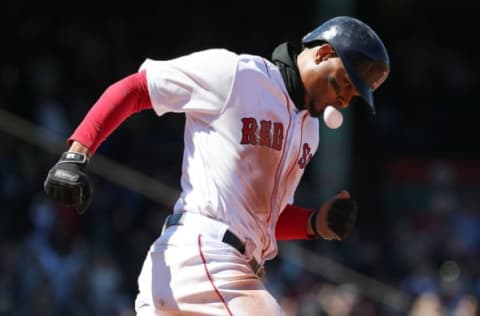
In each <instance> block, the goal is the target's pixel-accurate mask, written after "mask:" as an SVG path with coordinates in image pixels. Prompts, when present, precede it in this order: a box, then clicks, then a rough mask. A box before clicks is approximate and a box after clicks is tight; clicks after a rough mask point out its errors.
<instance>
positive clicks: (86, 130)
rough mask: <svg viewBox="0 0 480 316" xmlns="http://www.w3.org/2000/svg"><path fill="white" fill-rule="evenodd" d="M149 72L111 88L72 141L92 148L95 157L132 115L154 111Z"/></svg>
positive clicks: (98, 101) (78, 128)
mask: <svg viewBox="0 0 480 316" xmlns="http://www.w3.org/2000/svg"><path fill="white" fill-rule="evenodd" d="M151 108H152V103H151V102H150V96H149V95H148V88H147V78H146V74H145V71H141V72H138V73H135V74H132V75H130V76H128V77H125V78H123V79H121V80H119V81H117V82H116V83H114V84H112V85H111V86H110V87H108V88H107V89H106V90H105V92H104V93H103V94H102V95H101V96H100V98H99V99H98V100H97V102H96V103H95V104H94V105H93V106H92V108H91V109H90V110H89V111H88V113H87V115H86V116H85V118H84V119H83V120H82V122H81V123H80V125H79V126H78V127H77V129H76V130H75V132H74V133H73V134H72V136H70V138H69V139H68V143H69V144H71V143H72V142H73V141H78V142H79V143H81V144H82V145H84V146H86V147H88V149H89V153H90V154H91V155H93V153H95V151H96V150H97V148H98V147H99V146H100V144H101V143H102V142H103V141H104V140H105V139H106V138H107V137H108V136H109V135H110V134H111V133H112V132H113V131H114V130H115V129H116V128H117V127H118V126H119V125H120V124H121V123H122V122H123V121H124V120H126V119H127V118H128V117H129V116H131V115H132V114H134V113H137V112H140V111H142V110H145V109H151Z"/></svg>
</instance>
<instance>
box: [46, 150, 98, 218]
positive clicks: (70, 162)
mask: <svg viewBox="0 0 480 316" xmlns="http://www.w3.org/2000/svg"><path fill="white" fill-rule="evenodd" d="M87 164H88V159H87V155H86V154H82V153H78V152H72V151H67V152H65V153H63V154H62V156H61V157H60V159H59V160H58V162H57V163H56V164H55V165H54V166H53V167H52V169H50V171H49V172H48V175H47V178H46V179H45V182H44V185H43V186H44V190H45V193H46V194H47V195H48V196H49V197H50V198H52V199H53V200H55V201H57V202H58V203H59V204H61V205H63V206H65V207H71V208H73V209H75V210H76V211H77V212H78V213H79V214H82V213H84V212H85V211H86V210H87V208H88V207H89V205H90V202H91V200H92V193H93V190H92V185H91V184H90V181H89V179H88V174H87Z"/></svg>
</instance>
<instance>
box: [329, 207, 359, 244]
mask: <svg viewBox="0 0 480 316" xmlns="http://www.w3.org/2000/svg"><path fill="white" fill-rule="evenodd" d="M356 220H357V203H356V202H355V200H352V199H337V200H335V201H334V202H333V204H332V206H331V208H330V211H329V212H328V218H327V221H328V227H329V228H330V229H331V230H332V231H333V232H334V233H335V234H337V236H338V237H340V239H341V240H343V239H345V238H346V237H347V236H348V235H349V234H350V232H351V231H352V230H353V227H354V226H355V222H356Z"/></svg>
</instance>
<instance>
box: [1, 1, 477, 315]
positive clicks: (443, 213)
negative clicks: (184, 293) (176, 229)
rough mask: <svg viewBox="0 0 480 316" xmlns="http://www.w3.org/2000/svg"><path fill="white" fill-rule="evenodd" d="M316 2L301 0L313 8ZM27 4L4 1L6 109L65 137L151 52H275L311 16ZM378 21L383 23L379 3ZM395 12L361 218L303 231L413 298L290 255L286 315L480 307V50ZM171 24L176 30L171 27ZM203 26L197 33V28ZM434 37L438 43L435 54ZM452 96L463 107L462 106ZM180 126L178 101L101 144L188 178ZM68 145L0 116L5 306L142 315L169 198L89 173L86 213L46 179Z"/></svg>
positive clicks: (372, 126)
mask: <svg viewBox="0 0 480 316" xmlns="http://www.w3.org/2000/svg"><path fill="white" fill-rule="evenodd" d="M390 2H392V1H390ZM372 3H375V2H372ZM394 3H396V2H395V1H393V2H392V3H391V4H394ZM399 3H400V2H399ZM258 5H259V6H260V9H262V10H267V9H268V10H273V11H272V13H275V14H280V13H281V11H280V9H279V8H271V7H269V6H268V5H266V4H265V5H262V4H258ZM309 5H311V3H310V2H308V1H307V2H305V4H302V5H300V4H299V7H298V8H297V9H296V10H298V12H300V11H302V10H303V11H302V12H303V19H309V20H312V19H313V17H312V16H311V14H310V15H308V14H307V13H306V12H308V11H306V10H305V8H306V7H308V6H309ZM24 6H25V3H24V2H22V1H19V2H16V4H12V3H8V5H7V9H6V10H7V13H8V15H9V18H7V20H4V21H2V23H7V26H8V27H7V29H9V28H10V29H11V30H12V32H9V33H8V34H7V35H6V38H5V40H6V42H7V43H9V44H10V45H9V46H8V48H9V50H8V51H7V52H6V57H5V58H4V59H3V60H2V63H1V64H0V108H1V109H5V110H7V111H9V112H11V113H13V114H15V115H18V116H19V117H21V118H23V119H26V120H28V121H30V122H33V123H35V124H37V125H38V126H41V127H44V128H47V129H48V130H50V131H52V132H54V133H57V134H58V135H60V136H62V137H68V136H69V135H70V134H71V133H72V132H73V129H74V128H75V127H76V125H77V124H78V123H79V122H80V120H81V118H82V117H83V115H84V114H85V113H86V111H88V109H89V108H90V106H91V105H92V104H93V103H94V102H95V101H96V99H97V98H98V97H99V95H100V94H101V93H102V91H103V90H104V89H105V88H106V87H107V86H108V85H109V84H111V83H113V82H114V81H116V80H117V79H119V78H121V77H123V76H124V75H127V74H129V73H131V72H133V71H136V69H137V67H138V66H139V65H140V64H141V62H142V61H143V59H144V58H146V57H151V58H158V59H160V58H170V57H176V56H177V55H180V54H183V53H187V52H189V51H192V50H196V49H201V48H207V46H227V48H231V49H232V50H236V51H237V52H244V51H246V50H248V49H250V52H253V53H259V54H263V55H265V56H267V57H268V56H269V54H270V51H271V50H272V48H273V46H274V45H275V44H277V42H279V41H280V40H283V39H284V38H283V37H285V38H288V37H289V36H292V34H296V32H298V33H299V34H303V33H304V32H305V31H306V30H307V29H309V28H310V27H311V25H312V24H313V22H312V23H308V27H300V26H299V27H298V28H297V29H289V28H288V27H287V26H288V25H272V26H269V27H268V28H265V27H263V25H259V24H258V23H259V22H258V21H257V20H256V18H255V17H250V18H248V19H247V22H248V23H244V24H243V27H244V30H248V31H249V32H251V34H249V36H243V37H236V38H232V37H231V36H229V35H230V33H233V32H234V31H237V32H239V31H238V30H237V29H234V28H233V26H231V25H230V24H228V23H227V20H228V17H229V15H228V14H217V15H218V17H217V19H218V20H216V21H215V22H218V24H221V23H224V25H227V24H228V25H229V27H226V28H225V29H218V28H216V26H215V24H214V23H213V22H212V23H210V24H209V23H206V22H208V21H205V19H206V18H205V16H208V14H212V13H211V12H209V11H208V10H207V9H206V8H203V7H202V6H199V7H198V8H196V11H195V10H192V12H196V13H195V14H193V13H190V14H188V15H186V16H184V20H188V21H189V22H190V23H191V24H188V25H186V24H180V23H178V22H177V23H174V22H172V21H171V20H170V22H168V21H166V20H162V21H159V20H156V19H153V18H151V17H143V19H141V18H140V17H132V16H131V14H130V12H129V11H128V9H126V8H124V9H123V10H121V11H119V12H117V13H116V14H114V15H112V17H108V18H107V17H106V16H104V15H102V14H98V15H92V16H88V15H87V14H83V15H81V14H78V15H59V16H47V15H42V14H36V15H34V14H32V15H22V12H24V11H23V9H24ZM372 6H373V7H374V5H372ZM168 8H169V9H173V4H170V7H168ZM147 9H148V8H147ZM151 9H153V8H151ZM223 9H224V10H230V9H226V8H223ZM390 9H391V10H393V9H395V7H393V9H392V8H390ZM397 9H399V8H397ZM84 10H85V11H86V12H88V10H87V9H85V8H84ZM119 10H120V9H119ZM217 10H221V9H217ZM232 10H233V9H232ZM262 10H261V11H262ZM292 10H293V9H292ZM147 11H148V10H147ZM228 12H230V11H228ZM228 12H227V13H228ZM295 12H296V11H295ZM295 12H294V13H295ZM360 12H362V11H361V10H360ZM217 13H222V12H217ZM149 14H152V12H149ZM86 16H88V17H86ZM246 16H247V15H245V16H242V15H240V17H238V19H239V20H240V19H243V18H246ZM292 16H297V15H295V14H293V15H292ZM19 17H22V18H23V19H21V23H20V22H19V21H18V18H19ZM457 18H458V17H457ZM403 19H405V17H403ZM432 19H433V17H432ZM458 19H459V20H460V18H458ZM300 20H301V19H300V17H299V18H298V20H297V21H295V23H298V25H300V24H299V23H300V22H299V21H300ZM371 21H374V22H373V23H375V24H376V26H377V27H380V26H383V24H382V21H380V19H379V18H378V17H377V18H375V17H371ZM389 21H390V22H391V23H390V24H389V25H388V26H387V25H385V26H384V28H383V30H384V33H385V35H386V40H385V42H386V44H387V46H388V45H390V47H391V48H392V50H391V51H392V52H391V58H392V67H393V69H394V70H396V71H397V73H401V74H398V75H396V74H395V73H394V72H393V71H392V77H391V79H389V80H391V82H390V83H388V84H386V87H385V88H384V89H383V90H382V91H380V90H379V91H378V94H379V95H378V99H377V100H378V101H377V108H378V109H379V110H378V114H377V115H376V117H374V118H371V117H366V116H364V114H363V113H357V114H356V115H357V116H356V120H355V129H354V131H355V136H354V138H353V141H354V142H353V143H352V147H353V148H354V151H353V152H354V158H353V159H352V165H353V167H354V168H353V174H352V179H351V181H352V189H351V190H352V191H353V193H354V194H355V196H357V197H358V200H359V205H361V206H362V209H361V213H360V214H359V222H358V225H357V228H356V231H355V233H354V234H353V235H352V236H350V238H349V239H348V240H346V241H344V242H342V243H336V242H325V241H302V242H296V243H298V244H299V245H301V246H302V247H305V248H306V249H309V250H311V251H314V252H315V253H317V254H319V255H321V256H325V257H329V258H332V259H334V260H336V261H337V262H339V263H341V264H344V265H345V266H347V267H349V268H351V269H353V270H355V271H358V272H359V273H362V274H364V275H365V276H368V277H370V278H373V279H375V280H378V281H379V282H382V283H384V284H386V285H389V286H391V287H393V288H396V289H398V290H400V291H401V292H402V293H404V295H405V297H407V298H408V300H407V301H405V302H397V303H395V302H390V303H389V302H388V300H386V299H385V297H378V295H377V296H376V297H374V296H373V295H369V294H368V293H366V292H364V291H362V286H361V285H359V284H355V283H348V282H347V283H338V282H333V281H332V280H330V279H328V278H326V276H322V275H319V274H315V273H313V272H312V271H311V270H309V269H306V268H305V267H304V266H302V265H297V264H294V263H292V262H291V261H289V260H288V259H287V258H286V257H284V256H281V257H278V258H276V259H274V260H272V261H271V262H269V263H267V274H266V277H265V284H266V285H267V287H269V289H270V290H271V291H272V293H273V294H274V295H275V296H276V297H277V298H278V300H279V302H280V303H281V304H282V306H283V307H284V308H285V310H286V312H287V315H288V316H313V315H320V316H322V315H328V316H377V315H378V316H390V315H391V316H399V315H411V316H440V315H451V316H474V315H480V308H479V306H478V304H479V297H480V265H479V264H478V262H480V229H478V227H480V203H479V202H480V198H479V195H478V192H479V189H480V181H479V180H480V172H479V169H480V162H479V160H478V156H479V153H480V151H479V148H477V147H478V146H477V147H476V146H472V145H470V146H464V147H462V146H461V144H460V142H459V141H458V139H459V137H463V138H462V139H463V140H465V141H467V142H470V143H472V141H474V139H475V138H476V135H478V134H475V132H473V131H472V130H470V129H468V128H469V127H468V126H469V125H468V124H470V123H471V122H473V118H472V116H471V115H468V114H469V113H471V112H469V111H470V109H471V108H472V103H473V102H471V101H470V100H471V98H472V95H471V90H472V87H474V86H475V83H474V81H473V80H474V71H475V69H476V68H475V66H473V65H471V64H469V61H470V60H471V58H472V56H473V55H474V53H475V50H472V49H473V48H470V47H465V48H462V49H458V47H457V49H455V46H453V44H452V46H449V47H447V48H446V49H444V44H445V39H444V38H443V37H431V36H430V35H431V34H434V33H435V32H434V27H436V26H435V25H430V26H429V28H427V27H426V26H425V25H423V26H422V28H421V31H420V32H418V34H416V35H412V34H408V35H405V34H400V33H399V31H398V29H395V28H394V27H393V25H394V24H395V23H400V19H399V18H398V20H394V19H393V17H392V19H389ZM292 22H294V19H293V18H292ZM169 23H170V24H169ZM303 23H305V21H304V22H303ZM404 23H405V22H404ZM193 24H195V25H196V27H197V29H195V27H194V26H193ZM239 24H240V23H239ZM397 25H398V24H397ZM171 27H175V28H176V30H177V32H176V35H175V32H172V31H171V30H167V29H166V28H171ZM153 28H154V29H155V30H156V32H153V31H152V29H153ZM194 29H195V32H196V33H195V35H196V36H189V34H190V33H191V32H194ZM262 29H263V31H260V30H262ZM158 32H162V38H161V39H160V38H158V37H156V36H159V35H158V34H157V33H158ZM267 32H271V33H272V34H268V35H266V33H267ZM275 32H276V34H274V33H275ZM200 34H201V35H200ZM389 34H390V35H391V37H388V35H389ZM275 36H276V37H275ZM282 36H283V37H282ZM412 37H413V38H412ZM407 38H408V43H410V44H411V43H415V44H414V45H413V44H411V46H409V49H411V50H409V51H408V53H407V52H406V51H405V50H404V49H402V46H403V45H405V44H406V43H407ZM426 39H428V40H426ZM454 44H455V45H458V41H454ZM254 47H255V48H254ZM252 50H253V51H252ZM412 50H413V51H412ZM432 51H435V52H438V55H436V57H435V58H427V57H428V56H429V54H431V52H432ZM477 52H478V50H477ZM412 54H413V56H415V57H416V58H412ZM445 60H449V61H451V63H449V64H448V67H443V66H442V63H443V62H444V61H445ZM427 61H428V62H427ZM400 70H402V71H400ZM432 95H433V96H434V97H431V96H432ZM412 96H415V97H412ZM469 102H470V103H469ZM452 103H455V106H460V107H461V110H462V111H463V113H462V111H457V112H455V113H453V111H452V106H450V105H451V104H452ZM427 113H428V116H427V115H426V114H427ZM427 117H428V121H427V120H426V118H427ZM470 126H471V125H470ZM182 128H183V117H182V116H181V115H176V114H171V115H168V116H166V117H162V118H161V119H159V118H157V117H155V115H153V113H139V114H137V115H136V116H135V117H132V118H131V119H129V120H128V121H127V122H126V123H125V124H124V125H123V126H122V127H121V128H119V129H118V130H117V131H116V132H115V133H114V134H113V135H112V136H111V137H110V138H109V139H108V140H107V141H106V142H105V143H104V144H103V145H102V147H101V148H100V149H99V153H100V154H104V155H106V156H108V157H112V159H114V160H116V161H118V162H120V163H122V164H124V165H126V166H128V167H131V168H133V169H135V170H139V171H140V172H144V173H147V174H149V175H150V176H153V177H155V178H158V179H159V180H161V181H162V182H164V183H167V184H169V185H170V186H172V187H174V188H179V176H180V159H181V153H182V149H183V147H182V146H183V138H182V137H183V132H182ZM467 130H468V131H467ZM42 141H43V142H45V143H47V142H48V141H49V140H48V139H43V140H42ZM473 144H474V143H473ZM58 154H60V153H58ZM419 157H420V158H419ZM56 159H58V155H54V154H52V153H48V152H46V151H45V150H43V149H42V148H41V147H38V146H36V145H33V144H30V143H28V142H26V141H23V140H19V139H17V138H16V137H14V136H12V135H11V134H10V133H8V132H5V131H0V209H1V212H0V315H1V316H3V315H11V316H30V315H32V316H36V315H39V316H40V315H41V316H44V315H52V316H57V315H62V316H69V315H72V316H83V315H90V316H97V315H102V316H114V315H121V316H130V315H134V311H133V302H134V298H135V295H136V277H137V275H138V272H139V271H140V268H141V264H142V263H143V259H144V255H145V253H146V251H147V249H148V247H149V245H150V243H151V242H153V241H154V240H155V238H157V237H158V234H159V232H160V230H161V227H162V224H163V220H164V218H165V216H167V215H168V214H169V213H170V212H171V205H160V204H159V203H157V202H153V201H150V200H148V199H147V198H145V197H143V196H141V195H140V194H138V193H136V192H132V191H129V190H127V189H125V188H123V187H121V186H118V185H116V184H114V183H111V182H109V181H107V180H105V179H102V178H101V177H96V176H93V177H92V178H93V181H94V188H95V196H94V200H93V204H92V207H91V208H90V209H89V211H88V212H87V213H86V214H85V215H83V216H78V215H77V214H76V213H75V212H73V211H72V210H69V209H65V208H62V207H60V206H59V205H55V204H53V203H52V202H51V201H49V200H48V199H46V198H45V196H44V194H43V192H42V185H43V180H44V178H45V176H46V173H47V172H48V169H49V168H50V167H51V166H52V164H53V163H55V161H56ZM308 172H309V171H308V170H307V175H306V177H305V180H304V181H305V182H306V184H305V185H304V186H305V187H308V185H309V175H308ZM367 184H368V185H367ZM308 264H309V263H308V262H306V263H305V266H308Z"/></svg>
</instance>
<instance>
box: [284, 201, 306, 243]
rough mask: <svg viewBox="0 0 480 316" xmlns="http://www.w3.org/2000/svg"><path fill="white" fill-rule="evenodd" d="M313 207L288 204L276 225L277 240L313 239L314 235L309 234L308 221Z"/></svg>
mask: <svg viewBox="0 0 480 316" xmlns="http://www.w3.org/2000/svg"><path fill="white" fill-rule="evenodd" d="M313 211H314V210H313V209H310V208H303V207H299V206H295V205H287V206H286V207H285V209H284V210H283V212H282V214H280V217H279V219H278V222H277V226H276V227H275V237H276V238H277V240H291V239H311V238H314V236H310V235H308V232H307V223H308V219H309V217H310V214H311V213H312V212H313Z"/></svg>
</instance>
